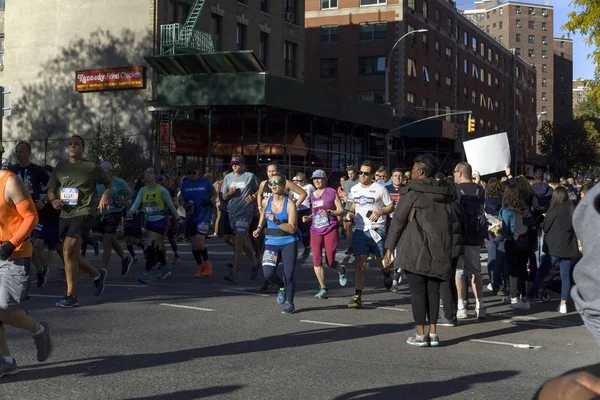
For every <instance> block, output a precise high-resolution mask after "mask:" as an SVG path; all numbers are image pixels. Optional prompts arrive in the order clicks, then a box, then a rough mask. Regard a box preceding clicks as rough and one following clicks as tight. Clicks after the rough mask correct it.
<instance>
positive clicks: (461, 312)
mask: <svg viewBox="0 0 600 400" xmlns="http://www.w3.org/2000/svg"><path fill="white" fill-rule="evenodd" d="M456 318H458V319H467V318H469V315H467V309H466V308H463V309H462V310H458V311H456Z"/></svg>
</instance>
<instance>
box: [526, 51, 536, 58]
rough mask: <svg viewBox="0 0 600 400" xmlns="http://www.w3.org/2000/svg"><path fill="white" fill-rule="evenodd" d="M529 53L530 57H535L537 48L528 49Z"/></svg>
mask: <svg viewBox="0 0 600 400" xmlns="http://www.w3.org/2000/svg"><path fill="white" fill-rule="evenodd" d="M527 55H528V56H529V57H535V49H528V50H527Z"/></svg>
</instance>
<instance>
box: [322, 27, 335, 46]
mask: <svg viewBox="0 0 600 400" xmlns="http://www.w3.org/2000/svg"><path fill="white" fill-rule="evenodd" d="M337 41H338V26H337V25H329V26H322V27H321V43H337Z"/></svg>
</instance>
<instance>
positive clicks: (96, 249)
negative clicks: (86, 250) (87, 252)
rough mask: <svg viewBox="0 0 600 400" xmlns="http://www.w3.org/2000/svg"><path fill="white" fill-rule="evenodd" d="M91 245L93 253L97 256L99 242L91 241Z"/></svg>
mask: <svg viewBox="0 0 600 400" xmlns="http://www.w3.org/2000/svg"><path fill="white" fill-rule="evenodd" d="M92 247H93V248H94V255H95V256H98V254H100V243H98V242H94V243H92Z"/></svg>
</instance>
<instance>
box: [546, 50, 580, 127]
mask: <svg viewBox="0 0 600 400" xmlns="http://www.w3.org/2000/svg"><path fill="white" fill-rule="evenodd" d="M553 42H554V51H553V58H554V118H555V121H558V122H563V123H564V122H569V121H571V120H572V119H573V40H571V39H565V38H554V40H553ZM542 107H544V106H542ZM542 111H544V109H543V108H542Z"/></svg>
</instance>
